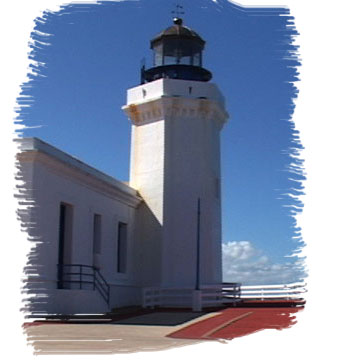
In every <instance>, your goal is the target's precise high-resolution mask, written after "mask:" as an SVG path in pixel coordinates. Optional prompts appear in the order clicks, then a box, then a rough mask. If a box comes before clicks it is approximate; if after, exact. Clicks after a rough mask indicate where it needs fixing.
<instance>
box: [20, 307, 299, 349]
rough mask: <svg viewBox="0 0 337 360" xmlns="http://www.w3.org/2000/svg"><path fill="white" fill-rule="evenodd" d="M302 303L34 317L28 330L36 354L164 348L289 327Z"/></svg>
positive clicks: (27, 327) (222, 339) (27, 326)
mask: <svg viewBox="0 0 337 360" xmlns="http://www.w3.org/2000/svg"><path fill="white" fill-rule="evenodd" d="M274 305H276V304H274ZM302 308H303V307H302V306H301V307H276V306H273V307H264V308H263V307H250V306H248V307H247V306H246V307H241V308H240V307H239V308H228V309H224V310H221V311H218V312H210V313H207V314H205V313H193V312H190V311H185V312H184V311H172V310H171V311H153V312H147V313H146V312H145V313H144V312H143V313H142V312H139V313H134V314H133V315H131V314H130V315H126V316H122V317H120V318H118V319H117V318H115V319H114V320H109V319H105V321H101V322H100V323H97V321H96V323H95V322H94V321H92V322H90V321H85V323H82V324H79V323H78V324H76V323H64V322H63V323H61V322H49V323H48V322H40V323H39V322H33V323H29V324H27V325H26V326H25V332H26V334H27V337H28V342H29V343H30V344H31V345H32V346H33V347H34V350H35V353H36V354H117V353H129V352H139V351H151V350H165V349H169V348H172V347H179V346H186V345H192V344H196V343H198V342H200V341H205V340H206V341H207V340H221V341H224V340H230V339H233V338H235V337H239V336H244V335H249V334H251V333H254V332H256V331H260V330H263V329H278V330H281V329H285V328H287V327H289V326H291V325H292V324H294V322H295V314H296V312H297V311H299V310H301V309H302ZM82 321H83V320H82Z"/></svg>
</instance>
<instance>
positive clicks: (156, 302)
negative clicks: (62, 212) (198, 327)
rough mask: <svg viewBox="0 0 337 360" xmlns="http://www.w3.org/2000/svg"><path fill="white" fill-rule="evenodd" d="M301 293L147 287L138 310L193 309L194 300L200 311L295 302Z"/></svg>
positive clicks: (276, 288) (271, 288)
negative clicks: (248, 303) (269, 301)
mask: <svg viewBox="0 0 337 360" xmlns="http://www.w3.org/2000/svg"><path fill="white" fill-rule="evenodd" d="M305 292H306V289H305V284H303V283H295V284H282V285H250V286H241V284H239V283H223V284H220V285H203V286H201V287H200V290H195V289H191V288H159V287H148V288H144V289H143V299H142V306H143V307H144V308H147V307H150V308H153V307H157V306H159V307H193V306H195V302H196V297H197V298H198V300H197V302H199V303H200V307H201V308H204V307H216V306H221V305H225V304H235V303H237V302H240V301H242V300H267V299H280V300H295V299H300V298H302V295H303V294H304V293H305Z"/></svg>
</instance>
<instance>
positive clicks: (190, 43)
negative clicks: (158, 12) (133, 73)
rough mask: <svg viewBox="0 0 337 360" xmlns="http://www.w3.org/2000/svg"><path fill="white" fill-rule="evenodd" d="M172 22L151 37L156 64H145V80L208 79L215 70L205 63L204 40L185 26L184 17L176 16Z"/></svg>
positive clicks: (143, 77)
mask: <svg viewBox="0 0 337 360" xmlns="http://www.w3.org/2000/svg"><path fill="white" fill-rule="evenodd" d="M173 23H174V25H172V26H170V27H169V28H167V29H166V30H163V31H162V32H161V33H159V34H158V35H157V36H155V37H154V38H153V39H152V40H151V49H152V50H153V52H154V61H153V62H154V64H153V65H154V66H153V67H152V68H150V69H147V70H145V69H144V67H143V68H142V74H141V81H142V83H145V82H150V81H153V80H157V79H160V78H171V79H181V80H195V81H209V80H210V79H211V78H212V74H211V72H210V71H208V70H206V69H204V68H203V67H202V51H203V49H204V46H205V41H204V40H203V39H202V38H201V37H200V36H199V35H198V34H197V33H196V32H195V31H193V30H191V29H189V28H188V27H186V26H183V20H182V19H180V18H175V19H174V20H173Z"/></svg>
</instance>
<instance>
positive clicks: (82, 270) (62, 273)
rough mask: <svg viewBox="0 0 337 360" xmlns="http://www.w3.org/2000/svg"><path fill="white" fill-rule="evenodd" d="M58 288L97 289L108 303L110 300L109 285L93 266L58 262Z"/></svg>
mask: <svg viewBox="0 0 337 360" xmlns="http://www.w3.org/2000/svg"><path fill="white" fill-rule="evenodd" d="M58 288H59V289H76V290H97V291H98V292H99V293H100V295H101V296H102V298H103V299H104V301H105V302H106V303H107V304H108V305H109V302H110V286H109V284H108V283H107V282H106V280H105V279H104V277H103V275H102V274H101V273H100V271H99V270H98V268H96V267H95V266H90V265H83V264H58Z"/></svg>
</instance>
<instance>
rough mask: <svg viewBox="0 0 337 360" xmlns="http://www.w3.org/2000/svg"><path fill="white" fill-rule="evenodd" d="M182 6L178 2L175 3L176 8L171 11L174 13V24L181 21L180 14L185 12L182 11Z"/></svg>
mask: <svg viewBox="0 0 337 360" xmlns="http://www.w3.org/2000/svg"><path fill="white" fill-rule="evenodd" d="M183 9H184V8H183V7H182V6H181V5H179V4H176V9H175V10H173V11H171V13H172V14H174V19H173V22H174V23H175V24H176V25H181V24H182V23H183V20H182V18H181V17H180V16H181V15H183V14H185V12H184V11H183Z"/></svg>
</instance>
